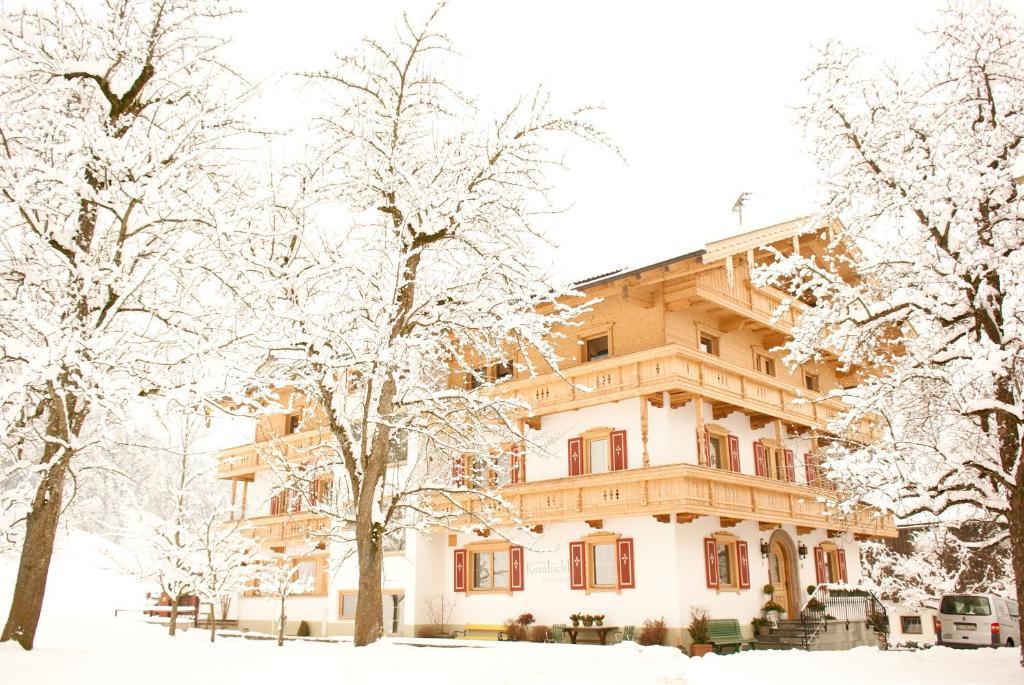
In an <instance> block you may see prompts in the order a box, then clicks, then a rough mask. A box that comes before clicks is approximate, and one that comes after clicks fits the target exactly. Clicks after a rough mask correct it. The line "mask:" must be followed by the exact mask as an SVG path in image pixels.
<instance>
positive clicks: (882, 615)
mask: <svg viewBox="0 0 1024 685" xmlns="http://www.w3.org/2000/svg"><path fill="white" fill-rule="evenodd" d="M830 620H832V621H834V620H845V621H846V623H847V624H849V623H850V621H864V622H866V623H867V624H868V625H869V626H870V627H871V629H872V630H873V631H874V632H875V634H876V635H878V636H879V637H882V638H885V640H886V643H888V639H889V615H888V613H887V612H886V610H885V605H883V604H882V601H881V600H880V599H879V598H878V597H877V596H876V595H875V593H873V592H871V591H870V590H866V589H864V588H862V587H856V586H853V585H846V584H843V583H821V584H819V585H818V586H817V587H816V588H815V589H814V592H813V593H811V595H810V597H808V598H807V601H806V602H804V605H803V606H802V607H801V608H800V623H801V625H802V627H803V631H802V638H801V640H802V643H803V648H804V649H808V648H809V647H810V645H811V643H812V642H813V641H814V639H815V638H816V637H817V636H818V633H820V632H821V631H822V629H825V628H826V626H827V625H828V621H830Z"/></svg>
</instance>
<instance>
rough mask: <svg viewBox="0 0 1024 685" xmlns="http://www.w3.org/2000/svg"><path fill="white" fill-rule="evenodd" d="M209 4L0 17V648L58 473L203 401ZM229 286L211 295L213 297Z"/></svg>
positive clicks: (29, 576) (208, 319)
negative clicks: (17, 537) (174, 391)
mask: <svg viewBox="0 0 1024 685" xmlns="http://www.w3.org/2000/svg"><path fill="white" fill-rule="evenodd" d="M225 11H226V10H224V9H223V8H222V7H221V5H220V3H219V2H216V1H215V0H207V1H203V2H192V1H191V0H108V1H107V2H89V1H87V0H55V1H54V2H47V3H14V4H12V5H11V6H10V7H9V8H5V9H4V11H3V13H2V15H0V64H2V67H0V227H2V230H0V460H2V462H0V463H2V464H3V465H4V468H6V467H7V466H9V465H15V464H23V463H25V462H31V463H33V464H35V465H36V466H41V467H42V468H39V469H37V470H34V471H30V472H27V473H28V477H29V478H30V479H31V487H30V490H31V493H32V494H31V498H30V500H29V501H28V502H27V503H26V504H27V507H28V513H27V515H26V517H25V519H26V523H25V528H24V544H23V545H22V554H21V561H20V566H19V569H18V578H17V585H16V588H15V592H14V597H13V601H12V604H11V608H10V612H9V614H8V620H7V624H6V626H5V627H4V630H3V634H2V636H0V640H11V639H14V640H17V641H18V642H19V643H20V644H21V645H22V646H23V647H25V648H26V649H30V648H31V647H32V644H33V640H34V637H35V632H36V627H37V625H38V621H39V614H40V611H41V608H42V602H43V597H44V593H45V587H46V577H47V573H48V571H49V565H50V559H51V555H52V549H53V541H54V534H55V531H56V530H57V525H58V519H59V517H60V515H61V512H62V511H63V509H64V507H65V504H66V503H65V501H64V497H65V487H66V484H67V481H68V476H69V472H71V470H72V469H73V468H74V467H75V465H76V464H78V463H79V462H80V461H81V459H83V458H87V457H88V455H89V454H99V453H102V452H104V451H105V449H106V448H108V447H110V446H109V445H108V443H109V435H110V433H111V432H112V431H109V430H108V426H110V425H119V424H122V423H124V422H125V421H127V419H128V415H127V409H126V407H127V405H128V403H129V402H131V401H132V400H133V399H135V398H139V397H145V396H153V395H155V394H157V393H160V392H162V391H164V390H167V389H168V388H186V389H189V390H190V391H201V389H202V386H203V385H204V384H205V383H207V382H208V381H209V380H210V379H212V378H213V374H212V373H211V371H212V368H211V367H203V366H202V362H203V360H204V357H206V356H207V355H208V353H212V352H215V351H217V350H219V349H222V348H223V347H224V346H225V345H227V344H228V343H229V342H230V341H231V340H233V339H235V337H236V336H237V335H239V332H238V331H236V330H233V329H232V327H231V326H230V325H225V323H226V322H225V320H226V319H228V320H229V319H230V316H229V314H230V309H229V308H227V307H225V306H224V304H225V295H226V293H227V292H228V288H227V286H229V285H231V284H230V281H231V278H230V276H228V274H229V273H230V269H229V268H227V267H226V266H225V265H224V264H223V260H224V259H226V257H225V255H231V254H234V253H236V252H237V251H236V250H231V249H222V248H224V247H225V238H224V235H223V229H222V225H223V219H224V214H225V213H226V212H229V211H230V210H231V208H232V207H234V206H235V201H234V196H235V193H236V188H235V186H234V185H233V182H232V178H233V175H232V174H231V173H230V171H231V169H230V165H229V160H230V155H229V149H230V145H229V142H228V141H229V139H230V138H231V137H232V136H233V135H234V134H235V133H236V123H237V122H236V121H235V114H234V111H233V104H232V102H233V100H232V99H231V97H230V96H229V94H228V93H229V91H230V89H231V88H234V81H235V78H234V76H233V75H232V74H231V73H230V72H229V71H228V70H226V69H223V68H222V67H221V66H220V65H219V64H218V63H217V62H216V48H217V46H218V42H219V41H218V40H215V39H213V38H210V37H209V36H208V35H207V34H206V33H205V32H206V31H207V30H208V29H209V28H210V26H212V25H213V24H212V22H213V20H214V19H216V18H217V17H219V16H221V15H223V14H224V13H225ZM221 276H226V279H225V280H226V281H228V282H227V283H225V282H223V281H221V280H219V278H220V277H221Z"/></svg>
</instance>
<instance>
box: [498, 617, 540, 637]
mask: <svg viewBox="0 0 1024 685" xmlns="http://www.w3.org/2000/svg"><path fill="white" fill-rule="evenodd" d="M534 620H535V619H534V618H533V614H519V616H517V617H515V618H510V619H509V620H507V621H505V636H506V638H507V639H508V640H509V642H521V641H522V640H525V639H526V637H527V635H528V631H527V626H529V625H530V624H531V623H533V622H534Z"/></svg>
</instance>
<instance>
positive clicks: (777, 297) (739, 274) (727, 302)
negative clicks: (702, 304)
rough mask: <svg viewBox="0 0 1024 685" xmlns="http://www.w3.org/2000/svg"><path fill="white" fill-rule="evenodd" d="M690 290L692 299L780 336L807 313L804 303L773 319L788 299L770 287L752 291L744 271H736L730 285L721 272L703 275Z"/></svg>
mask: <svg viewBox="0 0 1024 685" xmlns="http://www.w3.org/2000/svg"><path fill="white" fill-rule="evenodd" d="M691 287H692V290H691V292H690V298H691V299H700V300H704V301H706V302H710V303H712V304H715V305H717V306H719V307H721V308H722V309H726V310H728V311H730V312H732V313H734V314H738V315H740V316H742V317H744V318H746V319H749V320H751V321H753V322H755V323H756V324H758V325H759V326H761V327H763V328H765V329H772V330H775V331H778V332H780V333H783V334H788V333H790V331H792V330H793V326H795V325H796V322H797V321H798V320H799V318H800V316H801V314H802V313H803V312H804V311H805V310H806V309H807V305H805V304H804V303H802V302H794V303H793V306H792V307H790V308H789V309H788V310H787V311H786V312H785V313H783V314H781V315H780V316H778V317H776V316H775V310H776V309H778V307H779V305H780V304H782V302H783V301H785V300H788V299H790V298H789V296H787V295H786V293H784V292H782V291H781V290H777V289H775V288H771V287H768V288H754V287H752V286H751V285H750V283H749V275H748V274H747V271H746V269H736V272H735V273H734V274H733V278H732V280H731V282H730V280H729V278H728V275H727V274H726V272H725V269H724V268H723V269H713V270H711V271H705V272H702V273H700V274H698V275H697V276H696V278H695V279H694V282H693V285H692V286H691Z"/></svg>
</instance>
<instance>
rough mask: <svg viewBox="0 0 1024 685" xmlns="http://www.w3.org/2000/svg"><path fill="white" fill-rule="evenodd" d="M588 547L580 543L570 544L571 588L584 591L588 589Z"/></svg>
mask: <svg viewBox="0 0 1024 685" xmlns="http://www.w3.org/2000/svg"><path fill="white" fill-rule="evenodd" d="M586 549H587V548H586V545H585V544H584V543H582V542H580V541H578V540H577V541H574V542H570V543H569V588H570V589H572V590H584V589H586V587H587V555H586Z"/></svg>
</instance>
